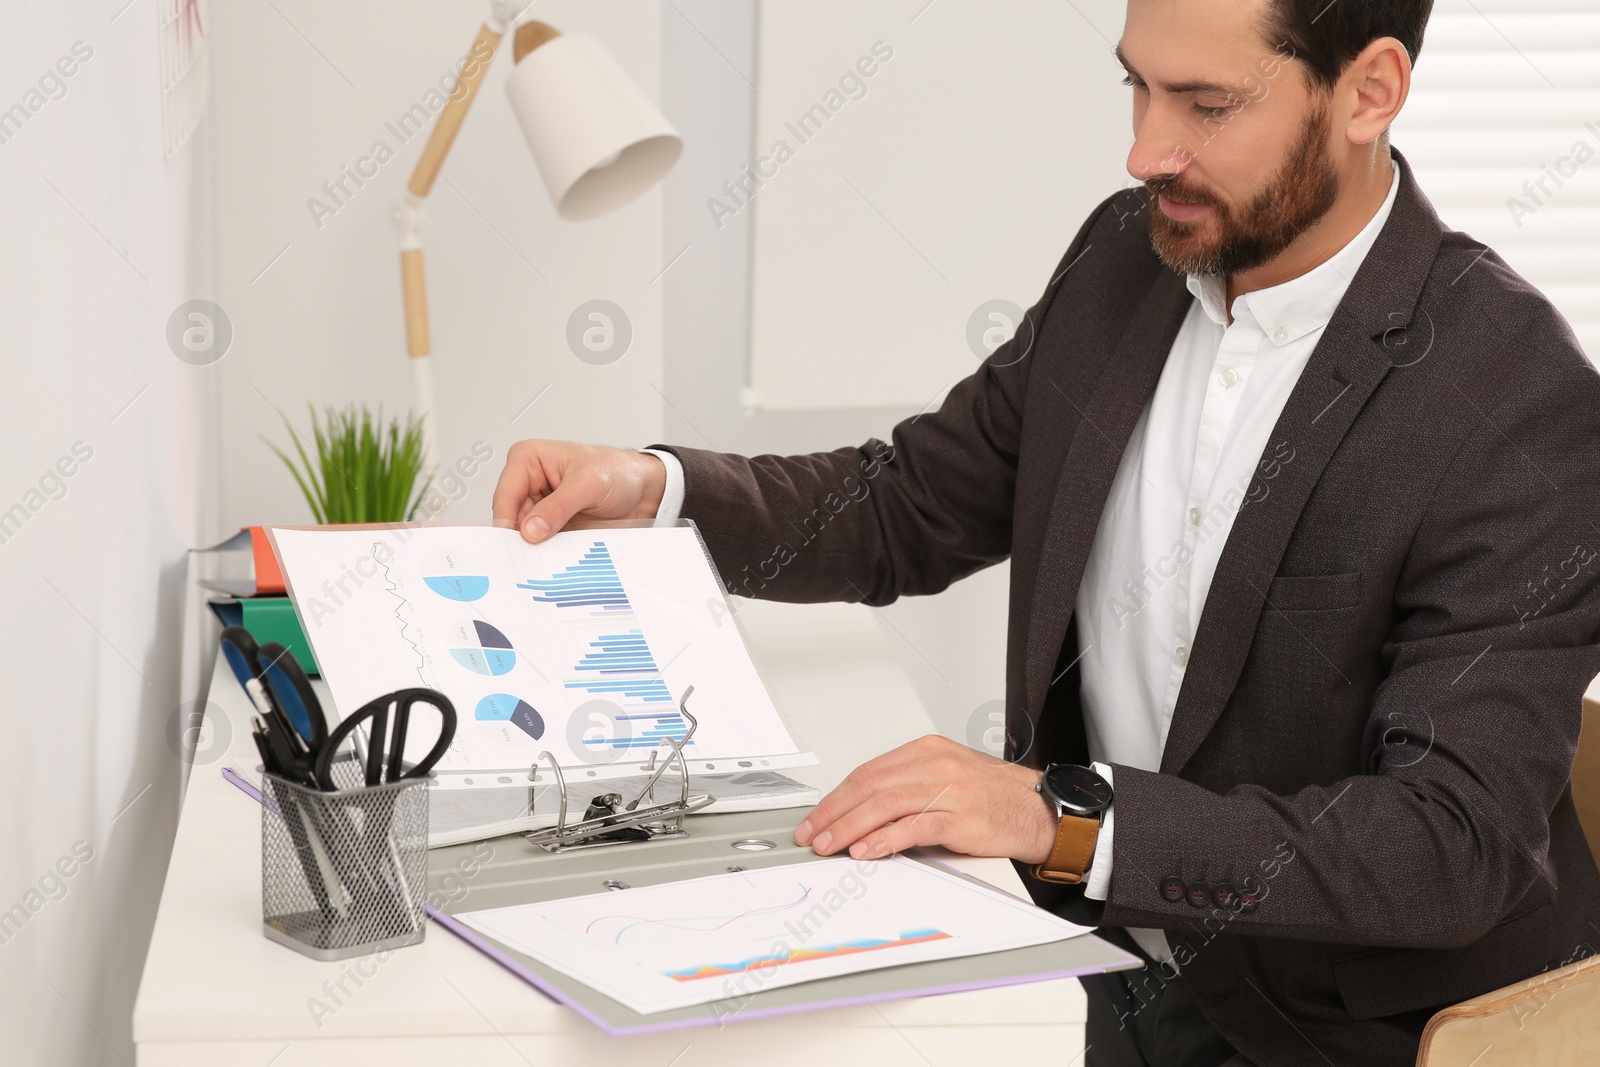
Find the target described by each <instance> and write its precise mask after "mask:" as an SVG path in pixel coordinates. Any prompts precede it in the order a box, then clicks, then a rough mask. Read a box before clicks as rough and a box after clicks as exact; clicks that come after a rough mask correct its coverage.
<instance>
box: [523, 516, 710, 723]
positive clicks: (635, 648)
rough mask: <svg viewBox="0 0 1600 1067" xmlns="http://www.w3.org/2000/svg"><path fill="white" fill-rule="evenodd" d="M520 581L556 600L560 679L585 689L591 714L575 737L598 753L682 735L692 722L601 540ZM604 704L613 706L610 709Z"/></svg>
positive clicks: (535, 594) (542, 599)
mask: <svg viewBox="0 0 1600 1067" xmlns="http://www.w3.org/2000/svg"><path fill="white" fill-rule="evenodd" d="M517 588H519V589H524V590H527V591H528V592H529V593H530V595H531V596H532V598H533V599H534V600H535V601H537V602H539V603H541V604H547V605H550V606H552V607H554V608H555V612H556V618H557V623H556V624H557V626H558V627H560V628H561V629H562V630H563V631H564V633H565V635H566V636H567V638H568V639H569V641H570V643H569V644H567V645H566V652H567V655H568V659H567V660H566V661H565V662H567V663H568V664H569V667H568V670H567V672H566V674H565V676H564V677H563V679H562V685H563V686H564V687H565V688H567V689H569V690H572V691H574V692H576V693H580V694H584V695H585V696H586V698H587V703H586V704H584V705H580V707H584V708H585V709H586V710H588V713H589V714H592V715H593V716H594V718H593V719H592V720H589V722H587V723H585V726H586V727H587V726H590V725H591V724H592V726H593V728H586V729H585V730H582V731H579V732H578V734H577V736H576V738H575V742H576V743H578V744H581V745H583V746H584V749H585V750H586V751H588V752H591V753H595V754H601V753H606V752H625V751H628V750H630V749H651V748H655V747H657V746H658V745H659V744H660V743H661V742H662V741H663V740H664V739H666V738H672V739H674V740H681V739H682V738H683V736H684V734H685V732H687V730H688V728H689V724H688V722H687V721H686V720H685V719H684V717H683V716H682V715H681V714H679V712H678V707H677V704H676V702H675V701H674V699H673V695H672V691H671V690H670V689H668V688H667V683H666V682H665V681H664V680H663V678H662V670H661V664H660V663H658V662H657V660H656V656H655V653H654V652H653V651H652V650H651V647H650V641H649V640H648V639H647V638H646V637H645V633H644V630H643V629H641V628H640V627H639V626H638V625H636V623H637V621H638V619H637V616H636V615H635V614H634V611H633V604H632V602H631V601H630V600H629V599H628V591H627V589H626V588H625V587H624V586H623V584H622V578H621V576H620V575H619V574H618V573H617V567H616V562H615V561H614V560H613V559H612V556H611V549H610V546H609V545H608V544H607V543H606V542H605V541H604V540H601V539H596V540H594V541H591V542H589V544H588V545H587V547H585V548H584V549H583V552H582V555H581V556H580V557H579V558H578V559H577V560H576V561H574V562H573V563H572V564H570V565H569V566H566V567H564V568H562V569H561V570H560V571H558V572H557V573H555V574H553V575H551V576H550V577H549V578H546V579H530V580H529V581H526V582H519V583H518V584H517ZM607 704H609V705H611V706H612V707H614V709H615V710H613V711H610V713H609V714H608V713H607V708H606V705H607ZM580 721H581V720H580ZM608 726H609V727H610V728H609V729H608ZM690 744H691V745H692V744H693V742H692V741H691V742H690Z"/></svg>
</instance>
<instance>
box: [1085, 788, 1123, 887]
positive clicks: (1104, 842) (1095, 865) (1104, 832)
mask: <svg viewBox="0 0 1600 1067" xmlns="http://www.w3.org/2000/svg"><path fill="white" fill-rule="evenodd" d="M1090 766H1091V767H1093V768H1094V770H1095V773H1096V774H1098V775H1100V777H1102V778H1104V779H1105V780H1106V781H1107V782H1109V783H1110V784H1111V788H1112V790H1113V791H1114V790H1115V789H1116V788H1117V783H1116V782H1113V781H1112V780H1111V778H1112V772H1111V765H1110V764H1109V763H1092V764H1090ZM1116 821H1117V805H1116V802H1115V801H1113V802H1112V804H1111V806H1110V807H1109V808H1107V809H1106V811H1105V815H1104V816H1103V817H1102V818H1101V820H1100V836H1099V837H1098V838H1097V839H1096V840H1095V844H1094V859H1093V860H1092V861H1091V862H1090V863H1089V870H1088V872H1087V874H1088V877H1087V878H1085V879H1084V885H1083V895H1084V896H1085V897H1087V898H1088V899H1090V900H1105V899H1106V898H1107V897H1109V896H1110V895H1111V831H1112V828H1113V827H1114V826H1115V825H1116Z"/></svg>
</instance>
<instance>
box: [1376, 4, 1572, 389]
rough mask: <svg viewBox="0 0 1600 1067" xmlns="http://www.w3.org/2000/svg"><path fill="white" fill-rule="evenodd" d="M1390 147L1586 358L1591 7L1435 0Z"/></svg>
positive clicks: (1452, 221)
mask: <svg viewBox="0 0 1600 1067" xmlns="http://www.w3.org/2000/svg"><path fill="white" fill-rule="evenodd" d="M1393 143H1394V146H1395V147H1396V148H1398V149H1399V150H1400V151H1401V152H1403V153H1405V156H1406V158H1407V159H1408V160H1409V161H1410V162H1411V163H1412V164H1413V165H1414V166H1415V169H1416V172H1417V178H1418V181H1419V182H1420V183H1421V185H1422V188H1423V190H1424V191H1425V192H1426V193H1427V194H1428V196H1429V197H1430V198H1431V199H1432V200H1433V202H1434V206H1435V207H1436V208H1437V209H1438V211H1439V214H1440V215H1441V216H1442V217H1443V219H1444V221H1445V222H1446V223H1447V224H1448V225H1450V226H1452V227H1454V228H1455V229H1458V230H1463V231H1465V232H1467V233H1470V234H1471V235H1472V236H1474V237H1476V238H1477V239H1478V240H1480V241H1483V242H1484V243H1486V244H1488V245H1490V246H1491V247H1493V248H1494V249H1495V251H1496V252H1498V253H1499V254H1500V255H1501V257H1502V258H1504V259H1505V260H1506V262H1508V263H1509V264H1511V266H1512V267H1513V268H1514V269H1515V270H1517V271H1518V272H1519V273H1521V274H1522V275H1523V276H1524V277H1525V278H1527V279H1528V280H1529V281H1530V282H1532V283H1533V284H1534V285H1536V286H1538V287H1539V289H1540V290H1542V291H1543V292H1544V293H1545V294H1546V295H1547V296H1548V297H1549V298H1550V299H1551V300H1552V301H1553V302H1554V303H1555V305H1556V306H1557V307H1558V308H1559V309H1560V310H1561V312H1562V313H1563V314H1564V315H1566V317H1567V319H1568V321H1569V322H1571V323H1572V327H1573V329H1574V331H1575V332H1576V333H1577V335H1578V339H1579V341H1580V342H1581V343H1582V344H1583V346H1584V349H1585V351H1586V352H1587V353H1588V355H1589V358H1590V359H1591V360H1595V361H1597V362H1600V0H1439V3H1438V4H1437V5H1436V6H1435V8H1434V15H1433V20H1432V22H1431V23H1430V24H1429V27H1428V34H1427V39H1426V41H1425V43H1424V45H1423V49H1422V56H1421V59H1420V60H1419V61H1418V64H1417V70H1416V81H1415V85H1414V87H1413V90H1412V96H1411V99H1410V101H1409V102H1408V103H1407V105H1406V108H1405V111H1404V112H1403V113H1402V116H1401V120H1400V121H1399V122H1398V123H1396V125H1395V129H1394V132H1393Z"/></svg>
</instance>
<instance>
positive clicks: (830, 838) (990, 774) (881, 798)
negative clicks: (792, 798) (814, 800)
mask: <svg viewBox="0 0 1600 1067" xmlns="http://www.w3.org/2000/svg"><path fill="white" fill-rule="evenodd" d="M1038 781H1039V772H1038V771H1031V770H1029V769H1027V768H1026V767H1019V766H1017V765H1016V764H1014V763H1007V762H1005V761H1004V760H998V759H995V758H994V757H993V756H990V755H988V754H986V753H982V752H976V751H974V750H973V749H971V748H968V747H967V746H966V745H961V744H957V743H956V742H954V741H951V740H949V739H948V738H944V737H939V736H936V735H931V734H930V735H929V736H927V737H923V738H920V739H919V740H916V741H913V742H911V743H910V744H908V745H901V746H900V747H899V748H897V749H895V750H894V751H893V752H888V753H885V754H884V755H882V756H879V757H878V758H877V759H875V760H871V761H869V762H867V763H863V764H862V765H861V766H860V767H857V768H856V769H855V770H854V771H853V772H851V774H850V776H849V777H848V778H846V779H845V780H844V781H843V782H842V783H841V784H840V786H839V788H837V789H835V790H834V791H833V792H831V793H829V794H828V795H827V796H825V797H823V798H822V803H820V804H818V805H817V806H816V807H815V808H813V809H812V810H811V814H809V815H807V816H806V818H805V820H804V821H803V822H802V823H801V824H800V825H799V826H797V827H796V828H795V832H794V840H795V843H796V844H800V845H805V844H810V845H811V847H812V849H813V850H814V851H815V852H816V853H817V855H819V856H830V855H833V854H834V853H836V852H840V851H842V850H844V849H847V848H848V849H849V850H850V855H852V856H854V857H855V858H856V859H864V858H876V857H878V856H887V855H889V854H890V853H892V852H900V851H902V850H904V849H907V848H910V847H912V846H913V845H943V846H944V847H945V848H948V849H950V850H951V851H952V852H960V853H964V854H965V855H968V856H1005V857H1009V858H1011V859H1015V860H1021V861H1022V862H1024V863H1043V862H1044V861H1045V860H1046V859H1048V858H1049V857H1050V848H1051V846H1052V845H1053V844H1054V842H1055V836H1056V818H1055V816H1054V815H1052V814H1051V812H1050V808H1049V805H1047V804H1046V803H1045V801H1044V798H1043V797H1041V796H1040V795H1039V794H1038V793H1037V792H1036V791H1035V790H1034V786H1035V785H1036V784H1037V783H1038Z"/></svg>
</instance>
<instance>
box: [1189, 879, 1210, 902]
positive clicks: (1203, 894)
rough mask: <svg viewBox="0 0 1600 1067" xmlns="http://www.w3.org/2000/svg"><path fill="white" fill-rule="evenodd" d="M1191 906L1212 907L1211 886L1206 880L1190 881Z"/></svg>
mask: <svg viewBox="0 0 1600 1067" xmlns="http://www.w3.org/2000/svg"><path fill="white" fill-rule="evenodd" d="M1189 906H1190V907H1194V908H1208V907H1210V906H1211V887H1210V886H1208V885H1206V884H1205V883H1204V882H1191V883H1189Z"/></svg>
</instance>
